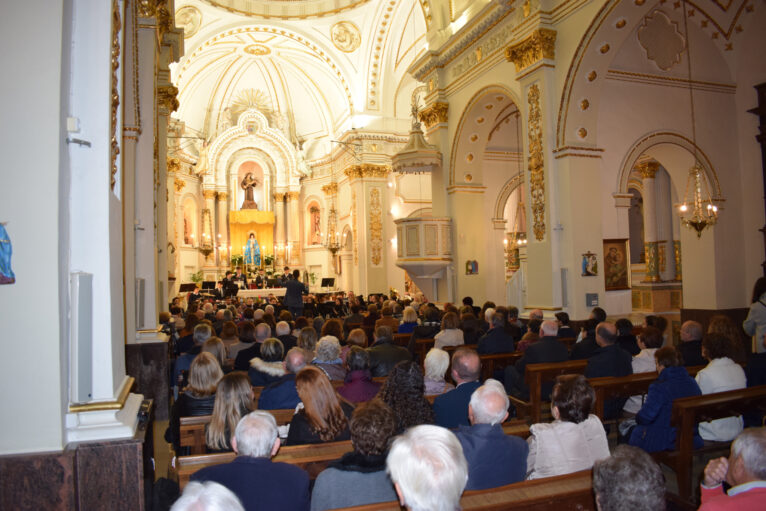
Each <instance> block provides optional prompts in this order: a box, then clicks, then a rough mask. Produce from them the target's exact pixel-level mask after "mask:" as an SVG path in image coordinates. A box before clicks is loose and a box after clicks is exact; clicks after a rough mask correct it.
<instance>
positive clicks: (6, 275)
mask: <svg viewBox="0 0 766 511" xmlns="http://www.w3.org/2000/svg"><path fill="white" fill-rule="evenodd" d="M5 225H6V223H5V222H0V284H13V283H14V282H16V275H14V273H13V270H12V269H11V256H12V255H13V247H12V246H11V238H10V236H8V231H6V230H5Z"/></svg>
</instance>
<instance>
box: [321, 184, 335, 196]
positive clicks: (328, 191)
mask: <svg viewBox="0 0 766 511" xmlns="http://www.w3.org/2000/svg"><path fill="white" fill-rule="evenodd" d="M322 191H323V192H324V194H325V195H337V194H338V183H330V184H329V185H324V186H323V187H322Z"/></svg>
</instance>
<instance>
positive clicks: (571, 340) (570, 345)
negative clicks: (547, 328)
mask: <svg viewBox="0 0 766 511" xmlns="http://www.w3.org/2000/svg"><path fill="white" fill-rule="evenodd" d="M559 342H560V343H562V344H566V347H567V350H569V351H572V348H573V347H574V345H575V344H576V343H577V338H576V337H561V338H559Z"/></svg>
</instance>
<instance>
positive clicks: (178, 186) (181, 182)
mask: <svg viewBox="0 0 766 511" xmlns="http://www.w3.org/2000/svg"><path fill="white" fill-rule="evenodd" d="M173 184H174V185H175V187H176V191H177V192H180V191H181V190H183V189H184V186H186V181H184V180H183V179H178V178H175V180H174V181H173Z"/></svg>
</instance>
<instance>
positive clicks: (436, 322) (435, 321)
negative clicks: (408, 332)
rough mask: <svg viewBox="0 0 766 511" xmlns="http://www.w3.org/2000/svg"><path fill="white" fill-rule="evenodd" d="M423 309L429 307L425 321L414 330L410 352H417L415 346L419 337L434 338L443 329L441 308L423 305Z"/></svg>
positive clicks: (408, 347) (409, 346)
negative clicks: (440, 314)
mask: <svg viewBox="0 0 766 511" xmlns="http://www.w3.org/2000/svg"><path fill="white" fill-rule="evenodd" d="M421 309H427V310H426V311H424V312H425V315H424V319H423V323H422V324H420V325H418V326H416V327H415V328H414V329H413V330H412V336H411V337H410V343H409V345H408V346H407V349H409V350H410V353H412V354H413V355H414V354H415V346H416V344H417V340H418V339H433V338H434V337H435V336H436V334H438V333H439V332H440V331H441V323H440V319H439V318H440V316H439V309H437V308H436V307H433V306H431V307H421Z"/></svg>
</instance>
